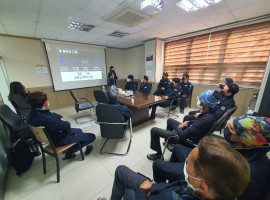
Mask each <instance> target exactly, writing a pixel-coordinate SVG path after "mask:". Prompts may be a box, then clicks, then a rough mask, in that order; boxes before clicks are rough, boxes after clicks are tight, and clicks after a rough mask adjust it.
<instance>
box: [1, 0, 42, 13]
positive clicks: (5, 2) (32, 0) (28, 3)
mask: <svg viewBox="0 0 270 200" xmlns="http://www.w3.org/2000/svg"><path fill="white" fill-rule="evenodd" d="M41 2H42V0H0V4H1V6H2V7H5V8H7V7H11V8H20V9H21V8H23V10H24V9H26V10H32V11H39V10H40V5H41Z"/></svg>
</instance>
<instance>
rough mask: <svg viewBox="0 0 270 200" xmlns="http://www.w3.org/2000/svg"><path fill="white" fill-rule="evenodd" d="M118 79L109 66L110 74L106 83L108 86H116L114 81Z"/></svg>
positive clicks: (112, 67) (112, 68)
mask: <svg viewBox="0 0 270 200" xmlns="http://www.w3.org/2000/svg"><path fill="white" fill-rule="evenodd" d="M117 79H118V76H117V75H116V73H115V70H114V66H110V72H109V73H108V76H107V83H108V85H109V86H112V85H116V80H117Z"/></svg>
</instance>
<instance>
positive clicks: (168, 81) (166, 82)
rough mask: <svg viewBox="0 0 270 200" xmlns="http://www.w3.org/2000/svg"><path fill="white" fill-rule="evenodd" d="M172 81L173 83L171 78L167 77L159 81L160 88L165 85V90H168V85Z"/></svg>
mask: <svg viewBox="0 0 270 200" xmlns="http://www.w3.org/2000/svg"><path fill="white" fill-rule="evenodd" d="M170 83H171V81H170V80H169V79H166V80H164V79H161V80H160V81H159V84H158V89H160V88H162V87H164V88H165V90H167V89H168V86H169V85H170Z"/></svg>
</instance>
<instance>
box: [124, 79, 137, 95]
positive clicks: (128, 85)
mask: <svg viewBox="0 0 270 200" xmlns="http://www.w3.org/2000/svg"><path fill="white" fill-rule="evenodd" d="M133 80H134V76H133V75H128V77H127V83H126V85H125V90H132V91H133V92H135V91H136V89H137V88H136V83H135V82H134V81H133Z"/></svg>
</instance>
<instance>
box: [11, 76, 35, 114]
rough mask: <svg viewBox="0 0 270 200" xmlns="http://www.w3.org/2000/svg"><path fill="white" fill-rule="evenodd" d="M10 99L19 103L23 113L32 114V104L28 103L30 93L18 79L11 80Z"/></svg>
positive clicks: (18, 105)
mask: <svg viewBox="0 0 270 200" xmlns="http://www.w3.org/2000/svg"><path fill="white" fill-rule="evenodd" d="M8 99H9V100H10V101H13V102H14V103H15V104H16V105H17V107H18V111H19V113H20V114H21V115H29V114H30V110H31V105H30V104H29V103H28V93H27V92H26V91H25V86H24V85H23V84H21V83H20V82H17V81H14V82H11V83H10V92H9V95H8Z"/></svg>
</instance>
